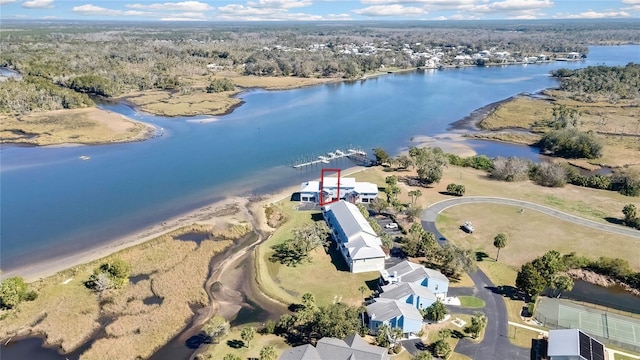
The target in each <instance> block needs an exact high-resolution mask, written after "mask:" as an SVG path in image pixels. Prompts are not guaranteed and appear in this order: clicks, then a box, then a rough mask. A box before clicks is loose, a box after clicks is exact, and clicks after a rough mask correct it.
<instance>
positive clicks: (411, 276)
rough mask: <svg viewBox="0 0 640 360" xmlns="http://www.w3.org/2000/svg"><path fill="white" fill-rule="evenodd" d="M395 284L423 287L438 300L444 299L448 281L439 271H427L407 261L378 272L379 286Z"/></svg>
mask: <svg viewBox="0 0 640 360" xmlns="http://www.w3.org/2000/svg"><path fill="white" fill-rule="evenodd" d="M395 283H412V284H415V285H420V286H424V287H426V288H428V289H429V290H430V291H431V292H432V293H433V294H434V295H435V296H436V297H437V298H439V299H440V300H443V299H444V298H446V297H447V292H448V291H449V279H447V277H446V276H444V275H443V274H442V273H441V272H440V271H438V270H433V269H428V268H426V267H424V266H422V265H420V264H416V263H412V262H410V261H407V260H405V261H402V262H400V263H398V264H397V265H394V266H392V267H390V268H388V269H383V270H381V271H380V285H381V286H385V285H390V284H395Z"/></svg>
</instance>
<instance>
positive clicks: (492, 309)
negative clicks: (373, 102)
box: [421, 196, 640, 360]
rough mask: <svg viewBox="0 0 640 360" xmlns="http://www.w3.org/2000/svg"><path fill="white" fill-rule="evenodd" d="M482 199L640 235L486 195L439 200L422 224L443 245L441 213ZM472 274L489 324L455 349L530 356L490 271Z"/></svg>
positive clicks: (484, 356) (480, 358)
mask: <svg viewBox="0 0 640 360" xmlns="http://www.w3.org/2000/svg"><path fill="white" fill-rule="evenodd" d="M482 203H490V204H504V205H513V206H517V207H520V208H526V209H531V210H536V211H540V212H542V213H545V214H547V215H551V216H554V217H557V218H560V219H563V220H566V221H570V222H573V223H576V224H579V225H583V226H587V227H591V228H594V229H598V230H602V231H608V232H612V233H616V234H620V235H626V236H632V237H635V238H640V232H639V231H637V230H634V229H631V228H624V227H621V226H615V225H608V224H602V223H598V222H595V221H591V220H587V219H583V218H580V217H577V216H574V215H570V214H567V213H564V212H561V211H558V210H555V209H551V208H548V207H546V206H542V205H538V204H534V203H530V202H527V201H522V200H513V199H506V198H498V197H484V196H468V197H460V198H453V199H448V200H443V201H440V202H437V203H435V204H433V205H431V206H430V207H429V208H427V209H426V210H425V211H424V212H423V213H422V216H421V220H422V226H423V227H424V228H425V230H427V231H430V232H432V233H434V234H435V236H436V239H438V242H439V243H440V244H441V245H442V244H444V243H445V242H446V239H445V238H444V236H443V235H442V233H440V232H439V231H438V229H437V228H436V224H435V220H436V218H437V216H438V214H439V213H441V212H442V211H444V210H445V209H448V208H450V207H452V206H456V205H462V204H482ZM469 276H470V277H471V280H473V283H474V285H475V288H476V290H475V291H476V294H475V295H476V296H478V297H480V298H482V299H483V300H484V301H485V303H486V306H485V308H484V309H482V311H483V312H484V313H485V314H486V315H487V318H488V321H487V328H486V330H485V334H484V339H483V340H482V342H481V343H479V344H475V343H472V342H471V341H468V340H465V339H463V340H462V341H460V342H459V343H458V345H457V346H456V348H455V351H456V352H457V353H460V354H464V355H466V356H469V357H470V358H472V359H474V360H495V359H513V360H516V359H530V356H531V352H530V349H525V348H520V347H517V346H515V345H512V344H511V343H510V342H509V338H508V337H509V334H508V319H507V307H506V305H505V303H504V301H503V300H502V296H501V295H499V294H496V293H494V292H492V291H491V290H490V289H492V288H495V285H494V284H493V283H492V282H491V280H489V278H488V277H487V275H486V274H485V273H483V272H482V271H480V270H478V271H476V272H474V273H471V274H469ZM451 290H453V289H451Z"/></svg>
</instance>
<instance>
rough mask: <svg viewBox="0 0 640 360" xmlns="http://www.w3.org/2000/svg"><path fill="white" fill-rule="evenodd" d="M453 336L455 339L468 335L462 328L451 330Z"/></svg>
mask: <svg viewBox="0 0 640 360" xmlns="http://www.w3.org/2000/svg"><path fill="white" fill-rule="evenodd" d="M451 337H452V338H454V339H463V338H465V337H467V336H466V335H465V334H463V333H462V331H460V330H451Z"/></svg>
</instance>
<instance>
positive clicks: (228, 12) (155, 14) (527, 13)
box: [0, 0, 640, 22]
mask: <svg viewBox="0 0 640 360" xmlns="http://www.w3.org/2000/svg"><path fill="white" fill-rule="evenodd" d="M639 18H640V0H606V1H599V0H598V1H594V0H586V1H577V0H202V1H199V0H187V1H171V2H169V1H166V0H155V1H154V0H117V1H114V0H111V1H105V0H0V19H2V20H3V21H6V20H24V21H29V20H69V21H77V20H87V21H96V20H97V21H129V22H156V21H160V22H175V21H188V22H203V21H204V22H284V21H287V22H300V21H302V22H325V21H336V22H343V21H345V22H355V21H380V20H384V21H469V20H471V21H501V20H573V19H590V20H594V19H629V20H638V19H639Z"/></svg>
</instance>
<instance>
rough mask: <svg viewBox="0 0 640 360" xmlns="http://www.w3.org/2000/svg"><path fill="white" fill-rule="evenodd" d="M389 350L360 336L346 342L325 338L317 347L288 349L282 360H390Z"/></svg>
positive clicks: (354, 336)
mask: <svg viewBox="0 0 640 360" xmlns="http://www.w3.org/2000/svg"><path fill="white" fill-rule="evenodd" d="M390 359H391V358H390V357H389V355H388V354H387V349H386V348H383V347H379V346H373V345H370V344H369V343H367V342H366V341H364V339H362V338H361V337H360V335H358V334H355V333H354V334H353V335H350V336H349V337H347V338H346V339H344V340H340V339H336V338H330V337H324V338H322V339H320V340H318V343H317V344H316V347H313V346H311V345H309V344H307V345H301V346H296V347H294V348H291V349H287V350H285V351H284V353H282V355H280V360H390Z"/></svg>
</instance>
